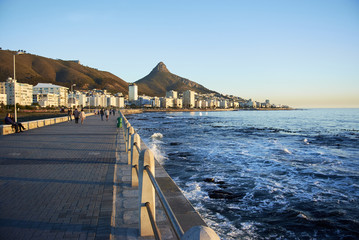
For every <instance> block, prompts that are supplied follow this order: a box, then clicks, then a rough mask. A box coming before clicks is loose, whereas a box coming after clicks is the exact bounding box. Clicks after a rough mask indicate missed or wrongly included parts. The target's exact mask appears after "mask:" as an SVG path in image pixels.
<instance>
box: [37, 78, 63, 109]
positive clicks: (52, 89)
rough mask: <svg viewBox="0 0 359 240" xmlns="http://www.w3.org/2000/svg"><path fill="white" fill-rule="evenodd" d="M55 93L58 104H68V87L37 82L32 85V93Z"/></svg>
mask: <svg viewBox="0 0 359 240" xmlns="http://www.w3.org/2000/svg"><path fill="white" fill-rule="evenodd" d="M47 93H51V94H57V95H58V96H59V98H58V106H67V105H68V88H67V87H63V86H58V85H54V84H52V83H38V84H37V85H36V86H34V94H47Z"/></svg>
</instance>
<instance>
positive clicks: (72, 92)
mask: <svg viewBox="0 0 359 240" xmlns="http://www.w3.org/2000/svg"><path fill="white" fill-rule="evenodd" d="M75 86H76V84H72V85H71V97H72V98H71V109H72V108H73V106H74V102H75V101H74V100H75V99H74V88H73V87H75Z"/></svg>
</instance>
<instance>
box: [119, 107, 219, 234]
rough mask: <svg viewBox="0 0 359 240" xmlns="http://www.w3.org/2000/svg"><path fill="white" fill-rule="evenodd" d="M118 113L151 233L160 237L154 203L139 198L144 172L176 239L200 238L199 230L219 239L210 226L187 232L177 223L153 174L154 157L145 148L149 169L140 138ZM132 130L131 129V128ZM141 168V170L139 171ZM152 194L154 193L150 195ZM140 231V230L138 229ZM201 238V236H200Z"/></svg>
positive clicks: (198, 227) (197, 227)
mask: <svg viewBox="0 0 359 240" xmlns="http://www.w3.org/2000/svg"><path fill="white" fill-rule="evenodd" d="M119 113H120V116H121V118H122V119H123V120H124V121H123V123H124V124H123V125H122V127H123V129H124V140H125V145H126V152H128V157H129V158H131V159H129V160H128V163H129V164H131V169H133V168H134V169H135V171H136V175H137V176H133V175H134V174H133V171H132V170H131V172H132V183H133V182H134V177H135V178H137V180H138V179H140V178H141V179H142V182H141V186H142V187H141V188H142V189H140V193H139V194H140V209H141V208H142V207H146V209H147V213H148V217H149V220H150V223H151V227H152V230H153V234H154V236H155V238H156V239H161V234H160V232H159V230H158V226H157V224H156V221H155V212H152V210H151V207H152V208H153V209H154V211H155V210H156V208H155V205H154V202H153V206H152V205H151V203H150V202H148V201H145V202H143V201H142V200H141V196H142V191H143V184H144V183H143V179H144V177H143V176H144V172H146V173H147V176H148V178H149V179H150V182H151V185H152V186H153V188H154V189H155V193H156V194H157V196H158V198H159V200H160V202H161V205H162V206H163V209H164V211H165V213H166V216H167V219H168V220H169V222H170V224H171V226H172V228H173V230H174V232H175V234H176V236H177V238H178V239H182V237H184V238H186V239H187V237H188V236H195V235H197V239H199V240H200V239H201V237H200V236H199V235H200V234H198V233H199V232H206V234H209V235H208V237H206V238H205V239H213V240H214V239H219V237H218V235H217V234H216V233H215V232H214V231H213V230H212V229H210V228H208V227H205V226H196V227H193V228H191V229H190V230H189V231H188V232H186V233H184V231H183V229H182V227H181V225H180V224H179V222H178V220H177V218H176V216H175V214H174V212H173V210H172V208H171V206H170V205H169V203H168V201H167V199H166V197H165V195H164V193H163V192H162V190H161V188H160V186H159V184H158V182H157V180H156V178H155V176H154V171H155V164H154V161H155V158H154V157H153V153H152V151H151V150H150V149H148V148H147V151H149V152H150V155H152V161H153V162H152V163H151V165H152V166H153V169H151V166H150V165H148V164H146V161H148V160H145V158H146V157H145V154H147V153H145V151H146V150H141V146H140V142H141V138H140V136H139V135H138V134H137V133H135V131H134V129H133V128H132V127H131V124H130V123H129V122H128V120H127V119H126V118H125V116H124V115H123V114H122V112H121V111H119ZM131 128H132V129H133V130H132V129H131ZM130 130H132V134H131V133H130ZM135 135H137V137H138V141H135V138H136V137H135ZM135 149H136V150H137V156H138V159H136V161H137V163H138V165H137V164H133V162H134V159H133V158H134V157H133V155H134V150H135ZM129 151H131V152H129ZM140 156H142V157H143V159H141V161H140ZM150 161H151V160H150ZM140 169H141V171H140ZM152 171H153V174H152ZM152 196H154V195H152ZM140 215H141V210H140ZM141 221H142V218H141V216H140V225H141ZM140 232H141V230H140ZM190 239H196V238H195V237H194V238H192V237H191V238H190ZM202 239H203V238H202Z"/></svg>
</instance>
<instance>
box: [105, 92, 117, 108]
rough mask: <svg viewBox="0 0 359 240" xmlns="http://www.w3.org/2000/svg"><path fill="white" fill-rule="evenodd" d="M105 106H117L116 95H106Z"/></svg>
mask: <svg viewBox="0 0 359 240" xmlns="http://www.w3.org/2000/svg"><path fill="white" fill-rule="evenodd" d="M106 98H107V106H108V107H117V105H116V97H114V96H112V95H107V96H106Z"/></svg>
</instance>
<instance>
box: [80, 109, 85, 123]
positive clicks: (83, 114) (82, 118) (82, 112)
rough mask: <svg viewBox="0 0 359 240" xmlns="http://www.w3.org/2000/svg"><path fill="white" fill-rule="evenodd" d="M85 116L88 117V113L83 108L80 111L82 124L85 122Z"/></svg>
mask: <svg viewBox="0 0 359 240" xmlns="http://www.w3.org/2000/svg"><path fill="white" fill-rule="evenodd" d="M85 118H86V113H85V112H84V110H83V109H81V112H80V119H81V124H83V123H84V120H85Z"/></svg>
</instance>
